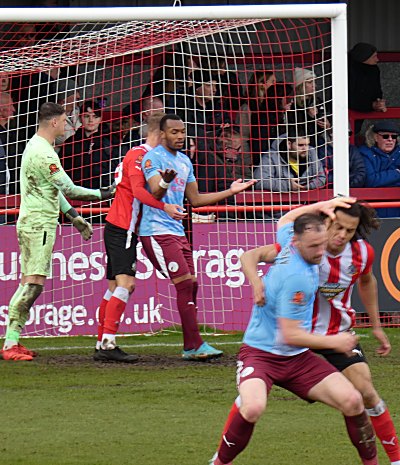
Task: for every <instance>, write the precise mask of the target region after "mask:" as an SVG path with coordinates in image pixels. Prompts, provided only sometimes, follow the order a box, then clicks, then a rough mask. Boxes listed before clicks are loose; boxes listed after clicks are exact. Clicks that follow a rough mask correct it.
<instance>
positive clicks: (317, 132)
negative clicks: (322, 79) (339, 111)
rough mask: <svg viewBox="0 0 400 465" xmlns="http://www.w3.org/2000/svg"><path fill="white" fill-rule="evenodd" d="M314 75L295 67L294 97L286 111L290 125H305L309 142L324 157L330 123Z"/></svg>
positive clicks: (307, 70) (309, 71) (328, 138)
mask: <svg viewBox="0 0 400 465" xmlns="http://www.w3.org/2000/svg"><path fill="white" fill-rule="evenodd" d="M316 77H317V76H316V75H315V73H314V72H313V71H311V70H309V69H303V68H295V70H294V83H295V99H294V101H293V106H292V107H291V108H290V109H289V110H288V111H287V113H286V119H287V123H288V125H290V126H295V125H298V124H302V125H305V128H306V134H307V136H308V137H309V138H310V144H311V145H312V146H313V147H315V148H316V149H317V150H318V154H319V157H320V158H324V157H326V144H327V142H329V140H330V130H331V123H330V122H329V120H328V118H327V116H326V108H325V104H324V102H323V101H322V99H321V98H320V97H318V96H317V90H316V86H315V79H316Z"/></svg>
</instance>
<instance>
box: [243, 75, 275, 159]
mask: <svg viewBox="0 0 400 465" xmlns="http://www.w3.org/2000/svg"><path fill="white" fill-rule="evenodd" d="M275 82H276V78H275V74H274V73H273V72H272V71H264V70H257V71H254V73H253V74H252V76H251V78H250V80H249V83H248V89H247V97H248V99H249V103H248V112H249V128H250V131H249V142H250V153H251V154H252V156H253V163H252V164H253V165H258V163H259V162H260V154H261V153H262V152H266V151H267V150H268V139H269V138H270V134H269V125H268V117H267V92H268V89H269V88H271V87H272V86H274V85H275ZM244 110H245V108H244ZM241 125H246V122H245V120H242V121H241ZM274 136H276V134H274Z"/></svg>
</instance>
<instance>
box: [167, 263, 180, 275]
mask: <svg viewBox="0 0 400 465" xmlns="http://www.w3.org/2000/svg"><path fill="white" fill-rule="evenodd" d="M178 270H179V265H178V264H177V263H176V262H169V263H168V271H170V272H171V273H176V272H177V271H178Z"/></svg>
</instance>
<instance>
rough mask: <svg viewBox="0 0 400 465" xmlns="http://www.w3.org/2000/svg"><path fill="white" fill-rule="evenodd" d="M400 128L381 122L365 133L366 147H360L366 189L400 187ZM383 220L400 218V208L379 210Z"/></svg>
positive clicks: (393, 124)
mask: <svg viewBox="0 0 400 465" xmlns="http://www.w3.org/2000/svg"><path fill="white" fill-rule="evenodd" d="M399 134H400V128H399V127H398V126H397V124H395V123H393V122H390V121H385V120H382V121H379V122H378V123H375V124H374V125H373V126H371V127H370V128H369V129H368V130H367V131H366V133H365V141H366V145H362V146H361V147H360V152H361V155H362V156H363V157H364V163H365V169H366V173H367V175H366V181H365V187H399V186H400V145H399V141H398V136H399ZM377 211H378V214H379V216H380V217H381V218H386V217H392V216H395V217H399V216H400V208H379V209H378V210H377Z"/></svg>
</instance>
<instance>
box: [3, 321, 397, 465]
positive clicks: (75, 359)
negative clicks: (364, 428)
mask: <svg viewBox="0 0 400 465" xmlns="http://www.w3.org/2000/svg"><path fill="white" fill-rule="evenodd" d="M359 333H360V334H361V335H362V338H361V344H362V345H363V347H364V349H365V351H366V353H367V356H368V358H369V361H370V366H371V369H372V372H373V378H374V383H375V386H376V387H377V389H378V391H379V392H380V394H381V396H382V397H383V398H384V399H385V400H386V402H387V403H388V405H389V407H390V410H391V414H392V417H393V418H394V421H395V424H396V426H397V429H398V430H400V419H399V418H400V417H399V415H400V400H399V395H398V386H399V385H400V370H399V365H400V331H399V330H398V329H392V330H388V334H389V337H390V339H391V342H392V346H393V350H392V354H391V355H390V356H389V357H388V358H386V359H382V358H379V357H377V356H376V355H375V354H374V350H375V346H376V344H375V341H374V340H373V339H372V337H371V334H370V332H369V331H368V330H363V331H361V330H360V331H359ZM207 340H208V341H209V342H211V343H212V344H214V345H215V346H216V347H218V348H222V349H223V350H224V351H225V354H226V356H224V357H223V358H222V359H219V360H216V361H214V362H213V363H190V362H183V361H182V360H180V358H179V352H180V350H181V336H180V335H179V334H178V335H169V336H163V335H159V336H152V337H145V336H140V337H129V338H128V337H127V338H119V342H120V344H121V347H123V348H124V349H125V350H126V351H128V352H135V353H138V354H140V355H141V362H140V363H139V364H136V365H119V364H118V365H117V364H101V363H94V362H93V361H92V358H91V356H92V353H93V348H92V347H93V345H94V339H93V338H52V339H31V340H24V341H23V343H24V344H26V345H27V346H28V347H29V348H32V349H37V350H39V352H40V356H39V357H38V358H37V359H36V360H34V361H33V362H5V361H0V399H1V401H2V405H1V409H0V419H1V429H0V464H4V465H5V464H7V465H19V464H24V465H78V464H79V465H120V464H122V465H207V463H208V459H209V458H210V457H211V456H212V454H213V453H214V451H215V449H216V446H217V443H218V439H219V434H220V431H221V428H222V426H223V423H224V421H225V418H226V415H227V413H228V410H229V408H230V405H231V404H232V401H233V400H234V398H235V397H236V389H235V354H236V352H237V351H238V349H239V341H240V336H238V335H237V336H233V335H230V336H219V337H217V338H211V337H208V338H207ZM379 455H380V464H381V465H387V464H389V461H388V459H387V457H386V455H385V454H384V452H383V449H382V448H381V447H380V445H379ZM288 463H296V464H299V465H316V464H320V463H322V464H324V465H353V464H354V465H356V464H358V463H359V460H358V457H357V454H356V452H355V449H354V448H353V447H352V446H351V445H350V442H349V440H348V438H347V434H346V431H345V427H344V423H343V419H342V418H341V415H340V414H338V413H337V412H336V411H334V410H332V409H330V408H328V407H326V406H323V405H320V404H313V405H309V404H307V403H306V402H304V401H301V400H299V399H297V398H296V397H295V396H293V395H292V394H290V393H288V392H286V391H284V390H282V389H280V388H274V389H273V391H272V395H271V397H270V400H269V405H268V408H267V412H266V414H265V415H264V417H263V418H262V419H261V421H260V422H259V424H258V425H257V427H256V429H255V433H254V435H253V438H252V441H251V443H250V445H249V447H248V448H247V449H246V451H245V452H244V453H243V454H241V455H240V456H239V457H238V459H237V460H236V461H235V465H245V464H246V465H265V464H273V465H287V464H288Z"/></svg>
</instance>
